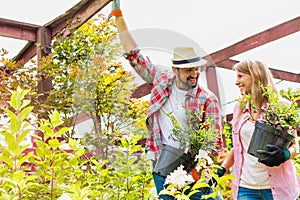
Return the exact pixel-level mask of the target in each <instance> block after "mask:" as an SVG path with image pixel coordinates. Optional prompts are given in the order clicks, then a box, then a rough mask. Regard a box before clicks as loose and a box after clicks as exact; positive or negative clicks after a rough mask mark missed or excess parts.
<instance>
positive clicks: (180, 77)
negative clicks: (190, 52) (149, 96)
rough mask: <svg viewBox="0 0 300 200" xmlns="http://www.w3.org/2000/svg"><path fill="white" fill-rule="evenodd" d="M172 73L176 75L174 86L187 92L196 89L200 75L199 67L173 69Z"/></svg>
mask: <svg viewBox="0 0 300 200" xmlns="http://www.w3.org/2000/svg"><path fill="white" fill-rule="evenodd" d="M173 72H174V73H175V75H176V86H177V87H178V88H179V89H181V90H189V89H190V88H193V87H196V85H197V83H198V78H199V75H200V67H192V68H175V67H173Z"/></svg>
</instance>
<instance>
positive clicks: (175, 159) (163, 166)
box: [153, 145, 194, 177]
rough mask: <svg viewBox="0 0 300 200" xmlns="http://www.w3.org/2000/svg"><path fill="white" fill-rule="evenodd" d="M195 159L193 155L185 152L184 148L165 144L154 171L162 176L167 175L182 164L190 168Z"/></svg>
mask: <svg viewBox="0 0 300 200" xmlns="http://www.w3.org/2000/svg"><path fill="white" fill-rule="evenodd" d="M193 160H194V159H193V158H192V156H191V155H189V154H186V153H184V151H183V150H182V149H177V148H174V147H172V146H169V145H163V146H162V152H161V154H160V156H159V158H158V160H157V162H156V164H155V167H154V170H153V172H154V173H157V174H159V175H160V176H163V177H167V176H168V175H169V174H170V173H171V172H173V171H174V170H176V169H177V168H178V167H179V166H180V165H183V166H184V169H185V170H189V169H190V167H191V165H192V163H193Z"/></svg>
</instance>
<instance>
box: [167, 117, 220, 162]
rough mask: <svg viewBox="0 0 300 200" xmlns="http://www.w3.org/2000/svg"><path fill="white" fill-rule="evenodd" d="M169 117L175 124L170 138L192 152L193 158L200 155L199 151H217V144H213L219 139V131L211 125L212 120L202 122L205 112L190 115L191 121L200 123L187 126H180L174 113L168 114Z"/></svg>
mask: <svg viewBox="0 0 300 200" xmlns="http://www.w3.org/2000/svg"><path fill="white" fill-rule="evenodd" d="M167 115H168V117H169V118H170V119H171V122H172V124H173V128H172V134H171V135H170V136H171V137H172V138H173V139H174V140H175V141H178V142H179V144H180V147H181V148H183V149H185V150H191V153H192V155H193V156H195V155H198V153H199V150H208V149H215V146H216V144H213V143H215V141H216V139H217V138H218V130H217V129H216V128H215V127H214V126H213V125H212V124H211V119H209V118H208V119H207V120H206V121H203V120H202V115H203V111H201V112H200V113H199V114H198V115H196V114H194V115H193V114H191V113H188V117H189V119H193V120H194V121H197V122H200V123H189V124H187V125H182V124H180V123H179V122H178V120H177V119H176V118H175V117H174V116H173V114H172V113H167ZM195 124H197V125H196V126H195Z"/></svg>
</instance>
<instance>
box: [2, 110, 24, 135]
mask: <svg viewBox="0 0 300 200" xmlns="http://www.w3.org/2000/svg"><path fill="white" fill-rule="evenodd" d="M4 110H5V112H6V113H7V114H8V116H9V117H10V131H11V132H12V133H16V132H18V131H19V130H20V128H21V123H20V122H19V120H18V117H17V116H16V114H15V113H14V112H12V111H11V110H8V109H6V108H4Z"/></svg>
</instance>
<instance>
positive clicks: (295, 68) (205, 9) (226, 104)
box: [0, 0, 300, 113]
mask: <svg viewBox="0 0 300 200" xmlns="http://www.w3.org/2000/svg"><path fill="white" fill-rule="evenodd" d="M78 2H79V1H78V0H63V1H61V0H26V1H21V0H9V1H6V2H5V4H3V5H1V7H0V18H6V19H12V20H16V21H22V22H27V23H32V24H38V25H43V24H45V23H47V22H49V21H51V20H53V19H54V18H56V17H57V16H59V15H61V14H63V13H64V12H65V11H66V10H68V9H69V8H71V7H72V6H73V5H75V4H76V3H78ZM121 8H122V12H123V15H124V17H125V18H126V21H127V24H128V27H129V29H130V30H131V31H132V32H133V33H137V34H136V35H137V41H138V44H142V45H143V44H145V45H147V47H151V48H148V50H146V51H145V52H146V53H149V57H150V58H151V60H152V62H153V63H155V64H159V65H162V66H166V67H168V65H170V56H171V51H170V50H171V48H172V47H173V45H184V44H185V42H191V41H192V42H194V43H195V44H196V45H198V46H199V47H200V49H201V53H202V54H203V56H205V54H211V53H213V52H215V51H218V50H221V49H223V48H225V47H227V46H229V45H232V44H234V43H236V42H239V41H241V40H243V39H245V38H247V37H250V36H252V35H254V34H256V33H259V32H261V31H264V30H266V29H269V28H271V27H273V26H276V25H278V24H280V23H283V22H286V21H288V20H291V19H294V18H296V17H298V16H299V15H300V1H299V0H286V1H279V0H277V1H261V0H251V1H250V0H226V1H224V0H186V1H182V0H181V1H179V0H163V1H162V0H151V1H150V0H121ZM110 9H111V5H110V4H108V6H107V7H106V8H104V9H103V10H102V11H100V12H101V13H104V14H106V15H108V13H109V12H110ZM157 33H164V34H165V36H164V37H163V38H160V37H158V36H157V35H156V34H157ZM169 36H170V37H169ZM171 36H174V37H171ZM149 42H153V43H155V42H156V43H155V44H154V45H153V46H149V45H151V44H148V43H149ZM168 42H169V43H168ZM167 43H168V45H169V46H168V48H167V49H166V48H165V44H167ZM25 44H26V42H24V41H19V40H15V39H8V38H3V37H2V38H1V37H0V48H5V49H7V50H8V51H10V52H11V57H13V56H14V55H15V54H16V53H17V52H18V51H19V50H20V49H21V48H22V47H23V46H24V45H25ZM299 44H300V32H298V33H294V34H292V35H289V36H287V37H284V38H282V39H279V40H276V41H274V42H271V43H269V44H266V45H263V46H261V47H258V48H255V49H253V50H250V51H248V52H245V53H242V54H240V55H237V56H234V57H232V59H235V60H243V59H257V60H260V61H263V62H264V63H266V64H267V66H269V67H271V68H275V69H281V70H285V71H290V72H294V73H300V56H299V51H300V45H299ZM217 73H218V79H219V80H220V85H219V89H220V91H221V96H222V97H221V104H222V109H223V110H224V112H225V113H230V112H232V106H233V104H232V103H231V102H233V101H234V100H235V99H236V98H237V97H238V95H239V91H238V88H237V87H236V86H235V85H234V81H235V74H234V72H232V71H231V70H225V69H219V68H218V70H217ZM204 81H205V80H204ZM275 83H277V84H276V85H277V87H278V88H279V89H282V88H287V87H292V88H300V86H299V84H295V83H289V82H286V81H280V80H276V81H275Z"/></svg>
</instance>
